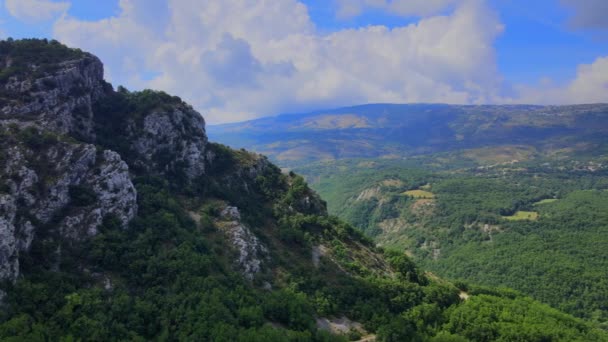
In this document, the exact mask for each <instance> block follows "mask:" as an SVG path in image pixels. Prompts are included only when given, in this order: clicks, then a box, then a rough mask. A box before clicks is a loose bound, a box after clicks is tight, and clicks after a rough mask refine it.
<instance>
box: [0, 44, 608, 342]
mask: <svg viewBox="0 0 608 342" xmlns="http://www.w3.org/2000/svg"><path fill="white" fill-rule="evenodd" d="M0 66H1V67H2V71H1V72H0V75H1V77H0V107H1V108H2V109H1V111H0V138H1V139H0V161H2V162H1V163H0V306H1V307H2V310H0V340H3V341H49V340H51V341H55V340H65V341H73V340H78V341H81V340H82V341H84V340H95V341H117V340H132V341H148V340H158V341H167V340H171V341H173V340H199V341H346V340H367V341H370V340H373V339H377V340H379V341H407V340H412V341H466V340H473V341H497V340H503V341H513V340H539V341H540V340H552V341H558V340H562V341H577V340H578V341H602V340H608V335H607V334H606V333H605V332H604V331H602V330H600V329H598V327H597V325H595V324H593V323H590V322H587V321H583V320H581V319H579V318H575V317H573V316H570V315H568V314H566V313H563V312H560V311H558V310H556V309H553V308H550V307H548V306H547V305H544V304H541V303H539V302H537V301H534V300H532V299H530V298H529V297H526V296H524V295H521V294H519V293H517V292H514V291H511V290H506V289H493V288H482V287H476V286H467V285H466V284H463V283H460V284H458V286H456V285H455V284H453V283H450V282H447V281H445V280H442V279H440V278H438V277H437V276H435V275H433V274H431V273H427V272H424V271H422V270H421V269H420V268H418V267H417V266H416V265H415V264H414V263H413V262H412V261H411V260H410V259H409V258H408V257H407V256H406V255H405V254H404V253H398V252H390V251H384V250H383V249H381V248H377V247H375V246H374V244H373V243H372V242H371V241H370V240H369V239H367V238H365V237H364V236H363V235H362V234H361V233H359V232H358V231H357V230H356V229H354V228H353V227H352V226H351V225H349V224H347V223H345V222H344V221H341V220H340V219H338V218H335V217H333V216H329V215H328V214H327V210H326V203H325V202H324V201H323V200H321V199H320V198H319V196H318V195H317V194H316V193H315V192H314V191H312V190H311V189H310V188H309V187H308V185H307V184H306V182H304V180H303V178H302V177H300V176H298V175H296V174H294V173H287V174H285V173H281V171H280V169H279V168H278V167H276V166H274V165H273V164H272V163H270V162H269V161H268V159H267V158H266V157H264V156H261V155H258V154H255V153H250V152H247V151H244V150H232V149H230V148H227V147H225V146H223V145H220V144H215V143H210V142H209V141H208V139H207V134H206V132H205V122H204V120H203V118H202V116H201V115H200V114H199V113H198V112H196V111H194V110H193V108H192V107H191V106H189V105H188V104H186V103H184V102H183V101H182V100H181V99H180V98H178V97H175V96H170V95H168V94H166V93H163V92H156V91H151V90H145V91H142V92H130V91H128V90H126V89H124V88H122V87H119V88H118V89H117V90H114V89H113V87H112V86H111V85H110V84H108V83H107V82H105V81H104V80H103V65H102V63H101V62H100V61H99V59H97V58H96V57H95V56H93V55H91V54H88V53H85V52H82V51H79V50H73V49H69V48H67V47H65V46H63V45H61V44H60V43H58V42H56V41H50V42H49V41H46V40H21V41H12V40H10V41H1V42H0Z"/></svg>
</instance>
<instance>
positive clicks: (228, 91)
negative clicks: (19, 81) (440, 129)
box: [6, 0, 608, 123]
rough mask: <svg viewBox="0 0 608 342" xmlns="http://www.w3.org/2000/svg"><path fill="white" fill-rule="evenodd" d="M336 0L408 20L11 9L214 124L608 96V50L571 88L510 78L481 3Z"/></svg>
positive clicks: (185, 6) (117, 75)
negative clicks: (80, 14) (392, 107)
mask: <svg viewBox="0 0 608 342" xmlns="http://www.w3.org/2000/svg"><path fill="white" fill-rule="evenodd" d="M336 1H338V2H337V4H338V12H337V14H338V15H343V16H356V15H358V14H359V13H361V11H365V10H368V9H370V8H371V9H376V10H382V11H386V12H389V13H391V14H394V15H396V16H403V17H410V18H409V19H408V20H406V19H405V18H404V24H403V25H401V26H398V25H397V26H396V27H392V28H388V27H385V26H381V25H378V26H365V27H358V28H355V29H341V30H337V31H333V32H330V33H327V32H325V31H323V30H320V29H318V28H317V26H316V25H315V23H314V22H313V21H312V20H311V18H310V16H309V14H308V9H307V7H306V5H304V4H303V3H301V2H300V1H298V0H280V1H278V0H258V1H254V0H226V1H212V0H206V1H201V0H120V1H119V6H120V9H119V12H118V13H119V14H118V15H116V16H113V17H109V18H105V19H102V20H97V21H85V20H80V19H78V18H74V17H71V16H69V15H68V14H67V10H68V9H69V6H70V4H69V3H68V2H50V1H43V0H7V1H6V7H7V9H8V10H9V12H10V13H11V15H13V16H15V17H17V18H20V19H21V20H24V21H41V20H51V19H54V25H53V35H54V36H55V38H57V39H59V40H60V41H63V42H65V43H66V44H68V45H71V46H76V47H80V48H82V49H85V50H88V51H91V52H93V53H95V54H97V55H98V56H99V57H100V58H101V59H102V60H103V61H104V62H105V63H106V77H107V78H108V79H109V80H110V81H111V82H113V83H114V84H115V85H126V86H127V87H129V88H132V89H142V88H153V89H162V90H165V91H167V92H169V93H172V94H176V95H179V96H180V97H182V98H184V99H185V100H186V101H188V102H190V103H191V104H193V105H194V106H195V107H196V108H197V109H198V110H199V111H201V112H202V113H203V114H204V115H205V117H206V118H207V120H208V121H209V122H211V123H220V122H230V121H239V120H245V119H251V118H255V117H259V116H263V115H268V114H275V113H280V112H298V111H307V110H312V109H318V108H327V107H336V106H345V105H353V104H361V103H372V102H398V103H404V102H443V103H455V104H482V103H581V102H608V91H606V90H607V84H608V57H603V58H602V57H600V58H598V59H597V60H596V61H594V62H593V63H591V64H588V65H581V66H579V68H578V73H577V76H576V78H575V79H574V80H572V81H571V82H569V83H568V84H565V85H561V86H557V85H554V84H552V83H550V82H544V83H542V84H539V85H538V86H525V85H513V84H508V83H507V82H505V81H504V80H503V77H502V75H501V74H500V72H499V70H498V67H497V61H496V58H497V57H496V52H495V49H494V43H495V41H496V39H497V37H499V36H500V34H501V33H502V32H503V30H504V29H505V28H504V27H503V25H502V24H501V21H500V19H499V17H498V15H497V14H496V13H494V11H493V10H492V9H491V8H489V7H488V6H487V4H486V2H485V1H483V0H424V1H423V0H348V1H346V0H344V1H342V0H336ZM561 1H562V3H563V4H564V5H567V6H574V7H576V17H574V18H573V19H572V20H573V25H575V24H576V25H580V26H581V27H583V26H584V27H595V26H601V25H604V24H605V18H603V17H602V18H600V17H598V16H597V13H598V12H601V13H603V12H605V11H599V10H598V9H601V8H602V6H605V4H606V3H607V2H604V0H589V1H587V2H585V4H582V3H583V2H577V1H573V0H561ZM411 17H416V18H418V19H417V21H416V22H415V23H413V24H411V23H409V24H408V22H411Z"/></svg>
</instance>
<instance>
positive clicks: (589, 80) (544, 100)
mask: <svg viewBox="0 0 608 342" xmlns="http://www.w3.org/2000/svg"><path fill="white" fill-rule="evenodd" d="M517 90H518V94H519V96H518V97H517V98H515V99H512V100H511V101H510V102H518V103H538V104H577V103H608V56H606V57H599V58H597V59H596V60H595V61H594V62H593V63H591V64H581V65H579V66H578V69H577V74H576V77H575V78H574V79H573V80H572V81H570V82H568V83H567V84H564V85H556V84H554V83H553V82H551V80H548V79H543V80H541V82H540V83H539V84H538V85H537V86H520V87H518V89H517Z"/></svg>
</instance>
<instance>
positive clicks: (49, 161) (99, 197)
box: [0, 136, 137, 280]
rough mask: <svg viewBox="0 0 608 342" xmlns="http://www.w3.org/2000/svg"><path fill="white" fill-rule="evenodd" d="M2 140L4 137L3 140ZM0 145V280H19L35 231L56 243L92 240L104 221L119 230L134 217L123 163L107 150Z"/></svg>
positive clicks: (10, 141) (131, 189)
mask: <svg viewBox="0 0 608 342" xmlns="http://www.w3.org/2000/svg"><path fill="white" fill-rule="evenodd" d="M4 137H7V136H4ZM5 142H8V143H7V144H0V145H1V146H0V147H2V149H0V152H3V154H2V159H3V160H4V163H2V164H1V165H0V180H1V181H2V184H1V186H2V188H1V189H0V280H15V279H16V278H17V276H18V275H19V254H20V253H22V252H27V251H28V250H29V248H30V246H31V244H32V241H33V239H34V238H35V237H36V234H37V231H39V230H40V229H45V230H52V231H53V233H54V234H56V235H57V236H58V237H59V238H60V239H69V240H72V241H82V240H84V239H86V238H89V237H91V236H94V235H95V234H96V233H97V229H98V227H99V226H100V225H101V223H102V221H103V219H104V217H106V216H108V215H113V216H114V217H116V218H117V219H118V220H119V221H120V222H121V223H122V224H123V225H124V226H126V225H127V223H128V222H129V221H130V220H131V219H132V218H133V217H134V216H135V214H136V212H137V193H136V190H135V187H134V186H133V183H132V182H131V179H130V177H129V169H128V166H127V164H126V163H125V162H124V161H122V159H121V158H120V156H119V155H118V154H117V153H115V152H112V151H109V150H105V151H104V150H98V149H97V148H96V147H95V146H94V145H90V144H84V143H66V142H56V143H53V144H51V146H45V147H43V148H42V147H41V148H40V149H37V150H34V149H32V148H30V147H28V146H26V145H24V144H21V143H18V142H17V141H15V140H14V139H12V138H11V137H10V136H8V138H7V141H5Z"/></svg>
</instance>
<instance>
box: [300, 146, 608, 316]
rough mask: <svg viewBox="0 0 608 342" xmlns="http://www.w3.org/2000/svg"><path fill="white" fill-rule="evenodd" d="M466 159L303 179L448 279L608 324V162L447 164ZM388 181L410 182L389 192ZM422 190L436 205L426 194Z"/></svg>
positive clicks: (352, 164)
mask: <svg viewBox="0 0 608 342" xmlns="http://www.w3.org/2000/svg"><path fill="white" fill-rule="evenodd" d="M465 153H466V152H465ZM460 155H461V154H460V153H455V154H454V155H452V154H451V153H443V154H439V155H428V156H420V157H416V158H410V159H408V160H403V161H398V160H378V159H376V160H341V161H337V162H332V163H330V162H325V163H318V164H314V165H311V166H309V167H303V168H298V169H297V171H298V172H301V173H303V174H305V175H306V176H307V178H308V179H309V180H311V184H312V187H313V188H315V189H316V190H317V191H319V193H320V194H321V195H322V196H323V197H325V198H327V199H328V208H329V211H330V213H333V214H336V215H338V216H340V217H341V218H343V219H345V220H347V221H348V222H351V223H352V224H353V225H355V226H356V227H358V228H360V229H362V230H363V231H364V232H366V233H367V234H369V235H372V236H374V238H375V240H376V241H377V242H378V243H380V244H381V245H383V246H386V247H391V248H397V249H400V250H404V249H405V250H408V251H409V252H411V253H413V255H414V259H415V260H416V261H417V262H419V263H420V264H421V265H422V267H424V268H425V269H429V270H431V271H433V272H436V273H437V274H438V275H439V276H442V277H446V278H451V279H464V280H466V281H469V282H474V283H479V284H484V285H490V286H508V287H511V288H514V289H517V290H520V291H522V292H524V293H526V294H528V295H531V296H532V297H534V298H536V299H538V300H540V301H542V302H545V303H548V304H550V305H552V306H553V307H555V308H558V309H560V310H564V311H566V312H569V313H572V314H574V315H577V316H579V317H584V318H585V319H588V320H591V321H594V322H596V323H598V324H601V325H603V326H605V327H606V326H608V324H607V323H606V322H607V321H608V301H607V299H606V298H605V296H603V295H602V294H603V293H607V292H608V283H606V281H605V279H607V278H606V277H607V274H606V269H608V268H607V267H608V262H607V261H606V260H608V254H607V251H606V249H605V247H604V246H605V245H606V243H608V240H606V236H607V235H606V234H607V233H608V216H606V215H605V213H606V212H607V210H608V207H607V206H606V205H608V192H607V191H603V190H606V189H608V170H606V168H605V167H604V168H601V167H597V166H596V165H605V161H606V160H607V159H606V157H605V156H602V155H598V156H596V157H592V158H589V157H587V156H584V157H578V158H560V159H553V158H546V159H538V160H534V161H525V162H518V163H506V164H501V165H495V166H491V167H487V166H483V165H471V166H469V167H463V164H457V163H456V164H453V165H450V163H446V162H445V161H446V160H454V159H456V158H459V156H460ZM388 179H390V180H395V179H398V180H400V181H401V183H402V184H401V185H396V184H397V183H395V182H393V186H384V185H383V182H384V181H385V180H388ZM427 183H429V184H430V185H429V186H426V187H425V188H422V187H421V186H423V185H425V184H427ZM370 189H372V190H373V189H379V191H375V192H373V191H370ZM420 189H424V190H422V191H425V192H426V191H429V192H432V193H433V194H434V196H433V198H430V196H428V195H427V196H425V197H426V198H421V197H422V196H416V194H418V195H419V194H422V193H421V192H420V191H421V190H420ZM370 193H373V196H367V197H366V196H363V195H365V194H370ZM404 193H406V194H407V193H409V194H411V195H409V196H402V194H404Z"/></svg>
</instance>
